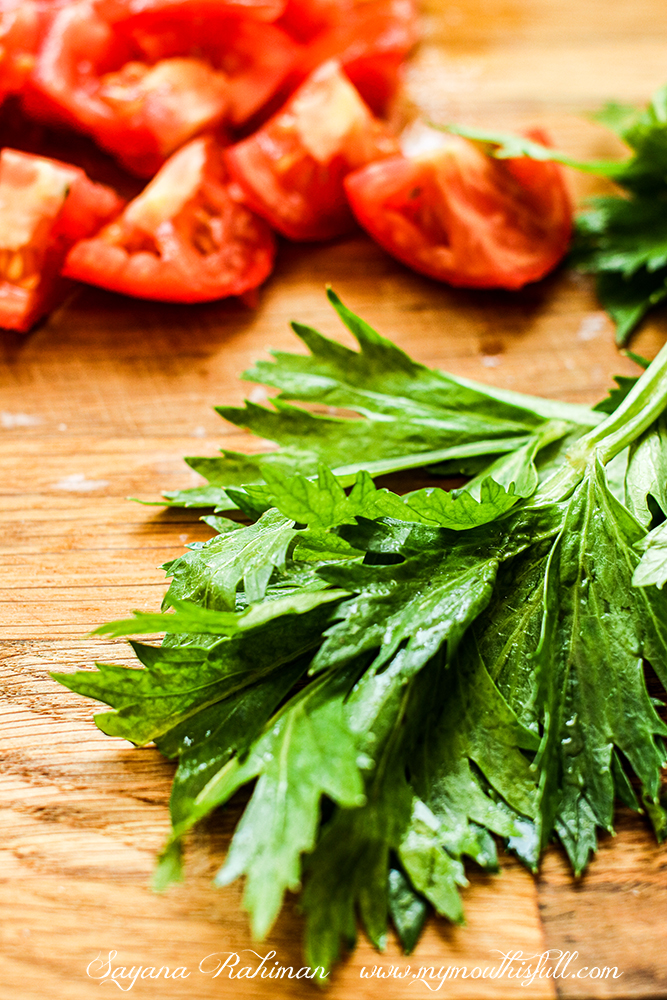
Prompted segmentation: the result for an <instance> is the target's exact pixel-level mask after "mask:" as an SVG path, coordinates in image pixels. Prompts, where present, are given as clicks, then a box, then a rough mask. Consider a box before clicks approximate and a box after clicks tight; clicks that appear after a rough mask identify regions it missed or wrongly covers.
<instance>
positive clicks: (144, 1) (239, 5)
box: [95, 0, 286, 23]
mask: <svg viewBox="0 0 667 1000" xmlns="http://www.w3.org/2000/svg"><path fill="white" fill-rule="evenodd" d="M285 3H286V0H95V8H96V10H97V12H98V13H99V14H100V15H101V16H102V17H103V18H104V19H105V21H109V22H110V23H114V22H118V21H125V20H127V19H128V18H132V17H137V16H140V15H142V14H148V15H152V14H158V13H180V12H182V13H183V14H184V16H185V17H187V18H190V19H192V20H197V19H198V18H210V17H219V16H220V15H223V16H229V15H232V16H237V17H247V18H250V19H251V20H255V21H275V20H276V19H277V18H279V17H280V16H281V14H282V13H283V11H284V10H285Z"/></svg>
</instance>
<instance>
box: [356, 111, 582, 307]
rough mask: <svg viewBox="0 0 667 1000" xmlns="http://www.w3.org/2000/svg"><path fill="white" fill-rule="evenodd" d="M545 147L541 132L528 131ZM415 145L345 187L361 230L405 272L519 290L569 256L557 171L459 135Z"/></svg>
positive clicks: (565, 200)
mask: <svg viewBox="0 0 667 1000" xmlns="http://www.w3.org/2000/svg"><path fill="white" fill-rule="evenodd" d="M528 134H529V136H530V137H531V138H535V139H537V140H538V141H541V142H544V141H546V140H545V137H544V136H543V135H542V134H541V133H540V132H538V131H537V130H535V131H532V132H530V133H528ZM424 140H425V144H426V148H423V149H422V150H421V151H420V150H419V148H417V150H415V151H414V152H412V153H410V140H408V143H407V145H406V155H399V156H394V157H391V158H390V159H387V160H383V161H382V162H379V163H372V164H370V165H369V166H367V167H364V168H362V169H361V170H357V171H355V172H354V173H353V174H350V175H349V176H348V177H347V178H346V181H345V187H346V190H347V194H348V197H349V199H350V204H351V206H352V208H353V210H354V213H355V215H356V217H357V219H358V220H359V222H360V223H361V225H362V226H363V227H364V228H365V229H366V230H367V231H368V232H369V233H370V234H371V236H372V237H373V238H374V239H375V240H377V242H378V243H379V244H380V245H381V246H383V247H384V248H385V250H387V251H388V252H389V253H390V254H392V255H393V256H394V257H397V258H398V259H399V260H400V261H402V262H403V263H404V264H407V265H408V267H412V268H414V269H415V270H416V271H421V272H422V273H423V274H427V275H430V276H431V277H432V278H437V279H439V280H441V281H446V282H448V283H449V284H451V285H459V286H462V287H467V288H510V289H513V288H521V287H522V286H523V285H525V284H527V283H528V282H529V281H537V280H538V279H539V278H542V277H544V275H545V274H547V273H548V272H549V271H551V270H552V268H554V267H555V266H556V264H557V263H558V261H559V260H560V259H561V258H562V257H563V256H564V254H565V252H566V251H567V248H568V245H569V240H570V236H571V232H572V207H571V203H570V198H569V196H568V193H567V189H566V187H565V183H564V180H563V175H562V172H561V170H560V168H559V167H558V166H557V165H556V164H554V163H544V162H537V161H534V160H528V159H508V160H499V159H495V158H493V157H490V156H487V155H486V154H485V153H484V152H482V150H481V149H479V148H478V147H477V146H476V145H474V144H473V143H471V142H468V141H467V140H466V139H462V138H460V137H459V136H454V135H444V134H443V133H440V132H435V131H434V130H428V131H424V132H423V133H422V134H421V135H420V136H419V138H418V146H420V145H422V144H423V143H424Z"/></svg>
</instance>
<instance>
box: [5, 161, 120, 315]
mask: <svg viewBox="0 0 667 1000" xmlns="http://www.w3.org/2000/svg"><path fill="white" fill-rule="evenodd" d="M122 207H123V202H122V201H121V200H120V198H118V196H117V195H116V193H115V192H114V191H112V190H111V188H108V187H106V186H105V185H103V184H94V183H93V182H92V181H90V180H89V179H88V178H87V177H86V175H85V174H84V172H83V170H79V169H78V167H72V166H69V164H66V163H59V162H58V161H57V160H49V159H46V158H45V157H42V156H32V155H31V154H29V153H19V152H17V151H16V150H13V149H3V151H2V153H1V154H0V326H2V327H6V328H8V329H11V330H20V331H26V330H29V329H30V327H31V326H33V325H34V324H35V323H36V322H37V320H38V319H40V318H41V317H42V316H43V315H45V313H47V312H48V311H49V309H51V308H52V307H53V306H54V305H55V304H56V303H57V302H58V301H59V300H60V299H61V298H62V296H63V294H64V293H65V292H66V291H67V289H68V288H69V282H64V281H63V280H62V279H61V278H60V268H61V265H62V262H63V260H64V258H65V255H66V254H67V251H68V250H69V249H70V247H71V246H72V245H73V244H74V243H75V242H76V241H77V240H80V239H82V238H84V237H86V236H91V235H92V234H93V233H95V232H97V230H98V229H99V228H100V227H101V226H103V225H104V224H105V223H106V222H108V221H109V220H110V219H112V218H113V217H114V216H115V215H117V214H118V213H119V212H120V211H121V209H122Z"/></svg>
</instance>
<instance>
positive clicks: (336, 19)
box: [300, 0, 419, 114]
mask: <svg viewBox="0 0 667 1000" xmlns="http://www.w3.org/2000/svg"><path fill="white" fill-rule="evenodd" d="M331 11H332V17H331V21H330V23H329V25H328V26H327V27H326V29H325V30H323V31H321V32H320V33H319V34H318V35H316V36H315V38H314V39H313V40H312V41H311V43H310V45H309V46H308V47H307V49H306V53H305V56H304V59H303V61H302V62H301V63H300V65H301V66H302V67H303V71H304V72H309V71H310V70H311V69H314V68H315V67H316V66H319V65H320V64H321V63H323V62H324V61H325V60H326V59H332V58H336V59H338V60H339V62H340V64H341V65H342V67H343V69H344V70H345V72H346V74H347V75H348V77H349V78H350V80H351V81H352V83H353V84H354V85H355V87H356V88H357V90H358V91H359V93H360V94H361V96H362V97H363V99H364V100H365V101H366V103H367V104H368V105H369V106H370V107H371V108H372V110H373V111H374V112H375V113H376V114H382V113H383V111H384V110H385V109H386V107H387V104H388V102H389V100H390V99H391V98H392V97H393V96H394V94H395V93H396V90H397V88H398V84H399V82H400V75H401V67H402V65H403V63H404V62H405V59H406V57H407V55H408V53H409V52H410V50H411V49H412V48H413V46H414V45H415V44H416V42H417V41H418V38H419V31H418V23H417V15H416V10H415V6H414V3H413V2H412V0H361V2H360V0H356V2H351V3H348V4H347V8H346V7H345V6H344V5H343V4H342V3H340V2H339V3H338V4H337V5H336V6H335V7H332V8H331Z"/></svg>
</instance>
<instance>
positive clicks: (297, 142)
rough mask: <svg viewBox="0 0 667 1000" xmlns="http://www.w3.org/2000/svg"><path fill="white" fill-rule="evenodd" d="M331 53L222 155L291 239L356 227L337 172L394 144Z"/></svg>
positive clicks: (254, 203) (250, 200) (260, 209)
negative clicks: (268, 115)
mask: <svg viewBox="0 0 667 1000" xmlns="http://www.w3.org/2000/svg"><path fill="white" fill-rule="evenodd" d="M396 148H397V146H396V140H395V138H394V137H393V136H392V135H391V134H390V132H389V131H388V129H387V127H386V126H385V125H384V124H383V123H382V122H380V121H379V120H378V119H376V118H374V117H373V115H372V114H371V112H370V109H369V108H368V107H367V106H366V105H365V104H364V102H363V101H362V100H361V98H360V97H359V95H358V93H357V91H356V90H355V89H354V87H353V86H352V84H351V83H350V82H349V80H348V79H347V77H346V76H345V75H344V74H343V73H342V72H341V69H340V66H339V65H338V63H337V62H335V61H334V60H331V61H330V62H328V63H325V64H324V65H323V66H321V67H319V69H318V70H316V71H315V73H313V74H311V76H310V77H309V78H308V80H307V81H306V82H305V83H304V84H303V85H302V86H301V87H300V88H299V89H298V90H297V91H296V93H295V94H293V95H292V97H291V98H290V100H289V101H288V102H287V104H286V105H285V106H284V108H283V109H282V110H281V111H279V112H278V114H276V115H274V117H273V118H271V119H270V120H269V121H268V122H267V123H266V124H265V125H263V126H262V127H261V128H260V129H259V130H258V131H257V132H255V133H254V134H253V135H251V136H250V137H249V138H248V139H244V140H243V141H242V142H239V143H237V144H236V145H235V146H231V147H229V148H228V149H227V150H226V151H225V160H226V162H227V165H228V167H229V170H230V173H231V175H232V177H233V178H234V179H235V180H236V181H237V182H238V184H239V185H240V186H241V188H242V189H243V193H244V199H245V201H246V203H247V204H248V205H249V206H250V207H251V208H252V209H253V210H254V211H255V212H257V213H258V214H259V215H261V216H263V217H264V218H265V219H266V220H267V221H268V222H269V223H270V224H271V225H272V226H273V228H274V229H276V230H277V231H278V232H280V233H282V234H283V235H284V236H287V237H288V238H290V239H293V240H325V239H331V238H333V237H335V236H340V235H342V234H344V233H346V232H349V231H351V230H353V229H354V228H355V223H354V219H353V217H352V214H351V212H350V210H349V207H348V205H347V199H346V196H345V190H344V187H343V180H344V178H345V176H346V175H347V174H348V173H349V172H350V171H351V170H353V169H355V167H358V166H360V165H361V164H363V163H368V162H370V161H371V160H373V159H377V158H379V157H381V156H389V155H391V154H392V153H393V152H394V151H395V150H396Z"/></svg>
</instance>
